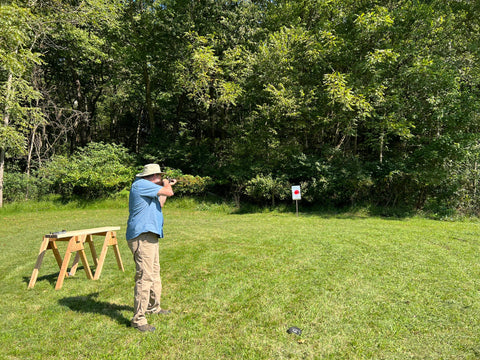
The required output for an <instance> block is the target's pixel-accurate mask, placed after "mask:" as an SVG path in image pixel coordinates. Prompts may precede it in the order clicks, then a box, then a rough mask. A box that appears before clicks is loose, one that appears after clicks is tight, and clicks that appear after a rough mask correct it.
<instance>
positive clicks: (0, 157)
mask: <svg viewBox="0 0 480 360" xmlns="http://www.w3.org/2000/svg"><path fill="white" fill-rule="evenodd" d="M12 82H13V74H12V73H9V74H8V80H7V92H6V96H5V104H6V105H5V109H4V113H3V125H4V126H5V127H7V126H8V123H9V121H10V109H9V108H8V102H9V99H10V93H11V90H12ZM4 171H5V148H1V149H0V208H1V207H3V174H4Z"/></svg>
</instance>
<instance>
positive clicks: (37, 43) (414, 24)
mask: <svg viewBox="0 0 480 360" xmlns="http://www.w3.org/2000/svg"><path fill="white" fill-rule="evenodd" d="M479 10H480V5H479V3H478V2H477V1H470V0H429V1H427V0H424V1H421V0H396V1H391V0H383V1H382V0H341V1H340V0H296V1H290V0H278V1H271V0H244V1H218V0H177V1H174V0H165V1H155V0H150V1H134V0H130V1H129V0H88V1H85V0H69V1H59V0H28V1H3V2H2V5H1V8H0V85H1V88H2V92H1V94H0V109H1V112H2V120H3V121H2V125H1V126H0V148H1V153H0V165H1V168H0V183H3V172H4V169H5V172H6V173H7V174H8V173H17V172H23V173H26V174H30V173H31V174H32V176H37V175H36V174H38V173H39V172H40V170H41V169H42V168H44V167H45V166H48V164H49V162H50V161H52V159H54V158H55V157H56V156H67V155H72V154H74V153H75V151H78V150H79V149H82V148H84V147H85V146H86V145H87V144H89V143H91V142H102V141H103V142H105V143H114V144H119V145H122V146H124V147H126V148H128V149H129V150H130V152H131V153H132V154H136V156H137V157H136V159H137V160H138V162H139V163H142V162H145V161H150V160H151V161H157V162H159V163H161V164H162V165H164V166H169V167H172V168H177V169H181V170H182V171H183V172H185V173H190V174H194V175H200V176H208V177H210V178H211V179H213V182H214V184H215V188H214V191H216V192H219V193H222V194H224V195H229V196H235V198H236V199H237V200H238V199H240V197H241V196H244V195H249V194H250V195H251V196H252V197H255V198H259V195H258V190H259V189H260V190H262V189H273V188H277V187H281V188H287V191H288V185H289V184H301V185H302V186H303V194H304V197H305V200H307V201H309V202H312V203H331V204H334V205H345V204H352V203H355V202H368V203H372V204H378V205H387V206H400V205H402V206H403V205H406V206H408V207H411V208H419V209H420V208H431V209H434V210H435V209H437V210H438V209H441V208H442V207H443V208H449V209H454V208H455V209H459V210H462V211H467V212H478V211H479V210H480V195H479V191H480V189H478V179H479V176H480V174H479V171H480V170H479V164H478V162H479V155H480V153H479V148H480V146H479V145H480V136H479V131H478V129H479V125H480V124H479V123H480V112H479V105H480V103H479V99H480V98H479V96H480V87H479V85H480V71H479V70H480V69H479V61H478V59H479V50H480V46H479V45H480V44H479V43H478V42H479V41H480V36H479V35H480V20H479V17H478V14H479ZM4 166H5V167H4ZM262 191H263V190H262ZM265 191H267V193H269V194H271V195H270V199H271V200H274V199H275V198H278V199H282V198H285V194H284V193H283V194H282V192H278V191H277V192H275V191H270V192H269V191H268V190H265ZM260 193H262V192H260ZM255 194H257V195H255Z"/></svg>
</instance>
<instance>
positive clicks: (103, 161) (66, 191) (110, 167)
mask: <svg viewBox="0 0 480 360" xmlns="http://www.w3.org/2000/svg"><path fill="white" fill-rule="evenodd" d="M133 160H134V159H133V156H132V155H130V154H129V153H128V150H127V149H126V148H124V147H122V146H120V145H115V144H104V143H90V144H89V145H87V146H86V147H84V148H80V149H79V150H77V151H76V152H75V153H74V154H73V155H72V156H70V157H66V156H56V157H54V158H53V159H52V160H51V161H50V162H49V163H48V164H47V165H46V166H45V167H43V168H42V169H41V171H40V177H41V178H42V179H43V180H44V181H45V182H46V183H48V184H49V185H50V187H51V189H52V191H53V192H56V193H59V194H60V195H61V196H62V197H64V198H69V197H71V196H72V195H78V196H80V197H83V198H86V199H92V198H96V197H104V196H107V195H111V194H114V193H116V192H118V191H121V190H122V189H124V188H125V187H127V186H128V185H130V183H131V181H132V178H133V176H134V174H135V171H134V168H133V167H132V164H133Z"/></svg>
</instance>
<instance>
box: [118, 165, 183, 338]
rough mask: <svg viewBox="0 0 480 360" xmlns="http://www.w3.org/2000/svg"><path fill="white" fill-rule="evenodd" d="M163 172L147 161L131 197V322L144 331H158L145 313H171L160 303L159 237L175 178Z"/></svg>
mask: <svg viewBox="0 0 480 360" xmlns="http://www.w3.org/2000/svg"><path fill="white" fill-rule="evenodd" d="M164 174H165V173H163V172H162V171H161V170H160V166H159V165H158V164H148V165H145V166H144V168H143V171H142V172H141V173H140V174H137V175H136V179H135V180H134V182H133V184H132V188H131V190H130V196H129V201H128V209H129V217H128V223H127V241H128V247H129V248H130V250H131V251H132V254H133V259H134V261H135V267H136V273H135V298H134V309H133V312H134V314H133V319H132V326H133V327H134V328H136V329H138V330H139V331H142V332H145V331H155V327H154V326H152V325H150V324H148V322H147V318H146V317H145V314H168V313H170V311H169V310H162V308H161V307H160V296H161V294H162V281H161V279H160V262H159V245H158V239H159V238H163V213H162V208H163V205H164V204H165V201H166V200H167V197H169V196H173V190H172V185H175V183H176V180H168V179H164V180H163V179H162V175H164Z"/></svg>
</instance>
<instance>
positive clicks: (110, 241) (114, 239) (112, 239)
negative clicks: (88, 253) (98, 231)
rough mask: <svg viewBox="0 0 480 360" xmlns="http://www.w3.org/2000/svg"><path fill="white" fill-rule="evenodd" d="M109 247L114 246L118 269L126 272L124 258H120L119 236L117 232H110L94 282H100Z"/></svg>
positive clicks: (107, 234)
mask: <svg viewBox="0 0 480 360" xmlns="http://www.w3.org/2000/svg"><path fill="white" fill-rule="evenodd" d="M108 246H113V251H114V253H115V258H116V259H117V265H118V268H119V269H120V270H122V271H125V270H124V268H123V263H122V258H121V256H120V250H119V249H118V242H117V234H116V232H115V231H109V232H107V233H106V234H105V240H104V241H103V246H102V252H101V253H100V258H99V259H98V264H97V269H96V270H95V276H94V277H93V280H98V279H99V278H100V275H101V273H102V269H103V263H104V262H105V257H106V256H107V250H108Z"/></svg>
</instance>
